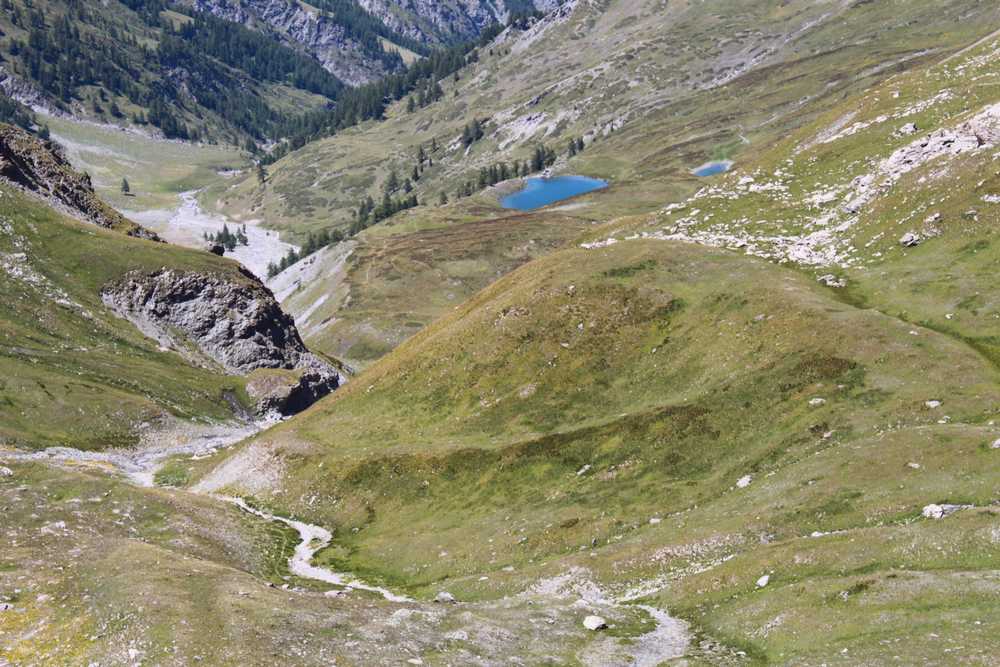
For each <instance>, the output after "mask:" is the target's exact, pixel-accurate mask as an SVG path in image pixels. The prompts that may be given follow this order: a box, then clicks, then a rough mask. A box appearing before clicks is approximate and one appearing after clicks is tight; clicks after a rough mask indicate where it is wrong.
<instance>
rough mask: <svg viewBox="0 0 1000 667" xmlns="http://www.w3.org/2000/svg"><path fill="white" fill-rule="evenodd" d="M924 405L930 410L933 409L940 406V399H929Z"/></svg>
mask: <svg viewBox="0 0 1000 667" xmlns="http://www.w3.org/2000/svg"><path fill="white" fill-rule="evenodd" d="M924 405H926V406H927V407H928V408H930V409H931V410H934V409H936V408H940V407H941V401H936V400H930V401H927V402H926V403H924Z"/></svg>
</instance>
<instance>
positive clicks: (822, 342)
mask: <svg viewBox="0 0 1000 667" xmlns="http://www.w3.org/2000/svg"><path fill="white" fill-rule="evenodd" d="M998 48H1000V42H997V41H996V40H992V41H990V40H987V41H986V42H984V43H982V44H980V45H979V46H977V47H976V48H974V49H972V50H970V51H967V52H964V53H963V54H961V55H960V56H959V57H957V58H955V59H952V60H950V61H948V62H947V63H945V64H942V65H935V66H930V67H927V68H921V69H918V70H916V71H914V72H912V73H906V74H901V75H899V76H895V77H893V78H891V79H889V80H888V81H886V83H885V84H884V85H883V86H881V87H876V88H873V89H872V90H871V91H869V92H868V93H867V94H865V95H863V96H858V97H855V98H851V99H848V100H845V101H844V102H843V103H840V104H837V105H836V106H834V107H833V108H831V109H829V110H828V111H827V113H825V114H823V115H821V116H820V117H818V118H817V119H816V120H815V121H814V122H812V123H810V124H808V125H807V126H806V127H804V128H803V129H802V130H800V131H798V132H796V133H793V134H790V135H789V136H788V137H786V138H785V139H784V140H782V141H780V142H778V143H777V144H776V145H775V146H774V147H773V148H772V149H770V150H768V151H765V152H763V153H761V154H760V155H758V156H754V157H752V158H751V157H746V158H745V159H744V163H743V164H742V165H741V166H740V167H738V169H737V170H736V171H735V172H733V173H732V174H730V175H726V176H722V177H718V178H716V179H713V180H711V181H708V182H707V183H706V185H707V187H706V188H705V189H703V190H702V191H701V192H700V193H699V194H698V195H696V196H694V197H693V198H692V199H690V200H689V201H687V202H685V203H684V207H683V208H677V207H673V208H672V209H671V210H664V211H663V212H662V213H657V214H654V215H651V216H647V217H634V218H630V219H627V220H621V221H618V222H615V223H612V224H610V225H607V226H605V227H602V228H596V229H594V230H592V231H591V232H590V233H588V234H586V235H585V236H584V237H583V239H582V240H585V241H587V242H588V244H587V246H586V247H580V246H579V245H577V246H576V247H573V248H568V249H564V250H561V251H558V252H555V253H553V254H550V255H547V256H545V257H543V258H541V259H538V260H535V261H532V262H530V263H528V264H526V265H524V266H522V267H521V268H519V269H517V270H515V271H513V272H512V273H510V274H509V275H507V276H506V277H504V278H502V279H501V280H499V281H498V282H496V283H495V284H493V285H492V286H490V287H489V288H487V289H485V290H484V291H482V292H480V293H478V294H477V295H476V296H474V297H473V298H472V299H470V300H469V301H467V302H466V303H464V304H463V305H461V306H460V307H459V308H457V309H453V310H452V311H451V312H450V313H449V314H447V315H446V316H444V317H443V318H442V319H441V320H439V321H437V322H436V323H434V324H432V325H431V326H429V327H427V328H426V329H424V330H423V331H422V332H420V333H418V334H417V335H416V336H414V337H413V338H411V339H410V340H409V341H408V342H406V343H404V344H403V345H401V346H400V347H399V348H397V349H396V350H395V351H394V352H392V353H390V354H388V355H387V356H385V357H384V358H383V359H381V360H380V361H378V362H376V363H375V364H373V365H372V366H371V367H370V368H369V369H368V370H367V371H365V372H364V373H363V374H361V375H360V376H359V377H358V378H356V380H355V381H354V382H352V384H351V385H350V386H348V387H347V388H345V389H344V390H342V391H340V392H338V394H337V395H335V396H334V397H332V398H331V399H329V400H327V401H325V402H322V403H321V404H319V405H317V406H315V407H314V408H313V409H311V410H310V411H308V412H307V413H305V414H303V415H302V416H300V417H299V418H298V419H297V420H295V421H294V422H291V423H288V424H284V425H282V426H280V427H278V428H275V429H273V430H271V431H268V432H266V433H265V434H262V435H261V436H259V437H258V438H257V439H256V440H255V441H253V442H252V443H250V444H249V445H248V446H247V447H246V448H245V449H244V450H242V451H240V452H238V453H236V454H235V455H233V456H231V457H228V459H227V460H225V461H223V462H221V463H220V466H219V468H218V469H217V470H216V471H215V472H214V473H212V474H210V475H209V476H208V477H207V481H208V483H210V484H211V483H213V482H214V483H216V484H221V485H225V487H226V488H227V489H228V490H230V491H233V490H235V491H239V490H242V491H244V492H246V493H250V494H253V495H254V496H255V497H257V498H259V499H261V500H262V501H264V502H267V503H269V504H271V505H272V506H274V507H277V508H280V509H282V510H285V511H292V512H295V513H296V514H299V515H301V516H305V517H308V518H309V519H311V520H313V521H315V522H320V523H323V524H325V525H331V526H335V527H336V528H337V543H338V547H337V549H335V550H331V551H330V552H328V553H327V554H326V557H327V558H328V559H329V560H330V561H332V562H334V563H336V564H338V565H340V566H342V567H347V568H351V569H353V570H357V571H361V572H366V573H368V574H369V575H370V576H371V577H373V578H382V579H384V580H385V581H387V582H390V583H393V584H395V585H397V586H400V587H406V588H409V589H410V590H411V591H413V592H414V594H416V595H432V594H433V593H434V592H435V591H436V590H438V589H440V588H442V587H445V586H447V588H448V589H449V590H451V591H452V592H455V594H456V595H458V596H459V597H460V598H462V599H491V598H495V597H497V596H501V595H504V594H508V593H511V592H514V591H518V590H522V589H523V588H524V587H525V586H528V585H530V583H531V582H533V581H535V580H536V579H537V578H538V577H540V576H543V575H552V574H557V573H561V572H565V571H567V570H571V568H574V567H575V568H583V570H584V571H586V572H588V576H593V577H595V578H596V579H597V580H598V581H600V582H601V583H603V584H605V585H607V586H609V587H610V588H612V589H613V590H617V591H619V592H622V593H625V592H631V593H632V594H633V595H635V596H637V597H639V598H643V597H644V596H645V597H647V598H648V599H651V600H655V601H656V602H657V603H658V604H660V605H662V606H663V607H665V608H668V609H671V610H672V611H674V612H675V613H679V614H681V615H682V616H684V617H685V618H687V619H689V620H690V621H692V623H693V625H694V628H695V629H696V631H697V632H699V633H701V637H702V638H704V639H706V640H708V641H719V642H722V643H723V644H725V645H728V646H730V647H735V648H737V649H738V650H741V651H743V652H744V653H745V654H746V658H747V660H750V661H756V662H760V663H779V664H820V663H823V662H826V663H828V664H830V663H833V662H837V661H839V662H842V663H844V664H858V663H869V664H884V663H890V662H900V663H901V664H913V663H921V664H954V662H955V661H956V660H957V661H958V662H960V663H963V664H982V665H989V664H994V659H995V655H996V654H997V651H998V649H1000V646H998V643H997V640H996V637H997V636H1000V635H998V632H1000V627H998V625H997V620H996V619H997V614H996V610H997V600H998V595H1000V584H998V582H997V579H996V571H997V569H998V565H1000V562H998V560H997V558H998V554H1000V551H998V550H997V539H998V536H997V535H998V534H997V517H998V508H997V499H998V494H1000V448H998V447H996V446H995V443H996V442H998V440H1000V429H998V427H997V425H996V420H997V419H998V415H997V413H998V410H1000V383H998V380H1000V376H998V373H1000V369H998V365H997V353H996V338H995V336H996V334H995V320H996V317H997V313H996V304H995V299H994V298H993V294H994V292H995V289H994V285H993V283H994V280H993V277H994V273H995V272H994V271H993V269H994V268H995V267H996V266H997V262H998V256H997V251H996V243H995V237H996V233H997V223H998V220H1000V218H998V217H997V208H996V207H997V206H998V204H997V203H996V201H997V200H1000V198H998V197H997V195H1000V190H998V189H997V186H998V184H997V181H996V171H997V170H996V153H997V150H998V148H1000V144H998V143H997V141H996V139H995V138H991V137H994V135H993V134H992V131H993V130H991V129H989V128H990V127H994V126H991V125H989V124H988V123H987V125H985V126H975V127H977V128H978V129H976V130H975V132H976V133H978V136H979V140H980V141H981V142H985V143H984V145H982V146H980V147H978V148H977V147H975V142H974V143H973V144H972V145H973V148H970V149H966V150H965V151H964V152H962V151H958V152H945V153H943V154H941V155H937V156H934V157H932V158H930V159H928V160H926V161H925V162H919V160H918V163H917V164H916V166H914V167H913V169H912V171H908V172H907V173H905V174H902V175H901V176H899V177H898V178H897V177H896V176H894V175H892V174H894V173H895V172H892V171H891V170H890V171H888V172H886V171H885V169H886V168H887V167H885V165H886V163H885V162H883V161H884V160H885V159H886V158H888V157H889V156H890V155H892V154H893V152H894V151H896V150H897V149H899V148H902V147H905V146H910V145H916V146H920V145H921V142H922V141H923V137H926V136H927V135H929V134H932V133H940V132H945V133H947V132H964V131H967V130H965V129H963V128H968V127H970V125H968V123H969V122H970V121H973V120H974V119H980V120H978V121H975V122H979V123H986V122H987V121H984V120H981V119H982V118H984V116H983V115H982V114H983V113H984V110H987V111H988V110H989V109H991V108H992V106H991V105H994V104H996V103H997V102H998V101H1000V98H998V96H997V93H996V90H995V86H994V79H995V77H996V62H997V59H996V53H997V49H998ZM943 91H948V95H945V96H942V97H939V96H940V95H941V94H942V92H943ZM845 118H846V120H844V119H845ZM986 118H987V119H988V118H989V115H988V114H987V116H986ZM838 121H840V122H838ZM910 122H912V123H915V124H916V126H917V132H911V131H910V130H908V129H907V130H902V131H901V128H903V126H905V125H906V124H908V123H910ZM935 136H939V135H935ZM990 142H993V143H990ZM889 164H890V166H891V165H892V164H895V163H889ZM907 169H909V167H907ZM870 173H876V174H882V175H883V176H885V174H886V173H888V174H890V177H889V178H890V180H888V181H883V180H882V177H881V176H880V178H879V179H878V180H877V181H876V185H877V187H875V188H874V190H873V191H872V193H871V197H870V198H868V199H867V200H866V202H865V203H864V205H863V206H861V207H860V209H858V210H857V211H856V212H854V213H852V212H851V211H852V210H854V209H851V208H848V207H846V205H847V204H848V203H849V202H852V201H854V200H855V198H856V194H857V193H856V192H854V191H853V190H854V189H855V188H857V187H858V183H859V181H857V180H855V179H856V178H857V177H858V176H864V175H865V174H870ZM748 179H753V180H748ZM827 191H834V192H835V195H834V196H832V197H828V196H826V195H824V196H817V194H818V193H824V192H827ZM666 203H667V202H664V204H666ZM938 215H939V216H940V217H937V216H938ZM827 216H830V217H827ZM931 217H933V218H934V221H933V222H927V220H928V218H931ZM928 225H930V227H928ZM931 227H932V228H931ZM908 231H916V232H919V233H920V235H921V238H922V241H921V242H920V244H919V245H917V246H915V247H904V245H902V244H901V243H900V238H901V236H902V235H903V234H904V233H906V232H908ZM820 232H822V233H824V235H821V236H819V237H816V236H812V234H815V233H820ZM806 251H808V252H806ZM825 251H831V252H832V253H833V254H832V255H823V253H824V252H825ZM810 253H812V254H810ZM754 254H756V255H760V256H759V257H755V256H753V255H754ZM813 254H819V255H821V256H822V257H832V258H833V259H828V260H825V261H817V260H815V259H812V257H813ZM817 278H821V280H817ZM841 281H843V283H841ZM828 284H829V285H840V284H844V285H845V286H843V287H837V286H828ZM265 453H269V454H273V455H274V456H275V458H274V459H271V460H272V461H275V462H278V463H275V465H274V466H273V469H274V470H276V471H278V472H279V473H280V477H279V478H278V479H277V480H275V479H273V478H259V477H258V476H255V475H252V474H250V475H248V474H245V473H247V471H248V470H250V468H248V467H247V465H248V462H249V461H253V460H260V457H262V456H264V455H265ZM241 473H244V474H243V475H242V476H241ZM234 480H235V481H234ZM932 503H940V504H954V505H958V506H961V507H962V509H959V510H958V511H957V512H956V513H954V514H952V515H950V516H947V517H945V518H943V519H939V520H935V519H932V518H928V517H925V516H923V514H922V511H923V508H925V507H926V506H927V505H930V504H932ZM764 575H768V577H769V579H768V580H767V581H766V583H765V585H763V586H761V585H759V584H758V583H757V582H758V580H760V579H761V577H763V576H764ZM482 577H487V578H486V579H483V578H482ZM897 656H898V658H897Z"/></svg>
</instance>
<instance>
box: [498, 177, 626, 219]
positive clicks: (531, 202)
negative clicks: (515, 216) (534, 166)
mask: <svg viewBox="0 0 1000 667" xmlns="http://www.w3.org/2000/svg"><path fill="white" fill-rule="evenodd" d="M606 187H608V182H607V181H602V180H600V179H598V178H587V177H586V176H557V177H555V178H529V179H528V182H527V184H526V185H525V186H524V188H523V189H522V190H520V191H518V192H515V193H514V194H512V195H508V196H506V197H504V198H503V199H501V200H500V205H501V206H503V207H504V208H516V209H517V210H519V211H534V210H535V209H536V208H541V207H543V206H548V205H549V204H554V203H555V202H557V201H562V200H563V199H569V198H570V197H576V196H577V195H582V194H584V193H586V192H593V191H594V190H601V189H603V188H606Z"/></svg>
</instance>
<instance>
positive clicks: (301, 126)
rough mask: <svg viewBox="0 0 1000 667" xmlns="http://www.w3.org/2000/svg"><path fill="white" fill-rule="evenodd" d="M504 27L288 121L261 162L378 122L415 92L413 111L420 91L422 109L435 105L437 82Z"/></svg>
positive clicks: (434, 53) (438, 90)
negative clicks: (279, 140) (278, 140)
mask: <svg viewBox="0 0 1000 667" xmlns="http://www.w3.org/2000/svg"><path fill="white" fill-rule="evenodd" d="M505 27H506V26H503V25H500V24H495V25H493V26H490V27H488V28H487V29H486V30H485V31H484V32H483V33H482V35H480V37H479V39H478V40H476V41H474V42H469V43H466V44H462V45H459V46H454V47H451V48H447V49H439V50H435V51H432V52H431V53H430V54H429V55H428V56H427V57H425V58H422V59H420V60H418V61H416V62H414V63H413V64H411V65H410V66H409V67H408V68H406V70H405V71H404V72H400V73H397V74H391V75H389V76H386V77H384V78H382V79H380V80H379V81H376V82H374V83H370V84H368V85H366V86H360V87H358V88H353V89H348V90H345V91H343V93H342V94H341V95H340V97H339V98H338V99H337V103H336V104H335V105H334V106H333V107H332V108H331V109H326V110H323V111H318V112H312V113H307V114H304V115H302V116H299V117H297V118H292V119H289V121H288V124H287V125H286V129H287V130H288V131H287V132H286V134H285V135H284V136H286V137H287V139H286V140H285V141H283V142H282V143H281V144H280V145H278V146H277V147H276V148H275V149H274V150H273V151H271V152H270V153H269V154H268V155H266V156H264V157H263V158H262V159H263V160H264V161H265V162H266V163H271V162H274V161H276V160H278V159H280V158H281V157H283V156H284V155H287V154H288V153H289V152H291V151H293V150H296V149H298V148H301V147H302V146H304V145H305V144H306V143H308V142H309V141H312V140H314V139H318V138H321V137H326V136H331V135H333V134H335V133H336V132H339V131H340V130H343V129H345V128H348V127H352V126H354V125H357V124H358V123H360V122H363V121H366V120H378V119H381V118H383V117H384V115H385V110H386V109H387V108H388V107H389V105H390V104H392V103H393V102H396V101H398V100H401V99H403V98H404V97H406V96H407V95H409V94H411V93H413V92H414V91H416V93H417V98H416V99H414V100H413V109H412V110H416V108H417V107H418V105H419V104H420V92H421V91H423V103H424V105H425V106H426V105H428V104H431V103H433V102H435V101H437V100H438V99H440V98H441V97H442V96H443V94H444V91H443V90H442V89H441V86H440V83H439V82H440V81H442V80H444V79H445V78H447V77H449V76H456V77H457V75H458V71H459V70H460V69H462V68H463V67H465V66H466V65H467V64H469V63H473V62H477V61H478V59H479V55H478V49H479V48H482V47H483V46H485V45H486V44H489V43H490V42H491V41H493V39H494V38H496V36H497V35H499V34H500V33H501V32H502V31H503V30H504V28H505ZM407 108H409V102H408V103H407Z"/></svg>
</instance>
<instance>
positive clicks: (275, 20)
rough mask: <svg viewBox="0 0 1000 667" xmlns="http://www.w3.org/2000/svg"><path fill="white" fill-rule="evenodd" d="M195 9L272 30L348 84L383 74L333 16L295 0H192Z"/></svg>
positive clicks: (265, 30)
mask: <svg viewBox="0 0 1000 667" xmlns="http://www.w3.org/2000/svg"><path fill="white" fill-rule="evenodd" d="M190 4H191V6H192V8H194V9H195V10H197V11H199V12H204V13H206V14H211V15H212V16H215V17H217V18H220V19H224V20H226V21H231V22H233V23H239V24H241V25H243V26H245V27H247V28H250V29H252V30H260V31H263V32H270V33H272V34H274V36H276V37H277V38H278V39H279V40H281V41H282V42H284V43H285V44H286V45H288V46H291V47H293V48H296V49H298V50H300V51H305V52H306V53H308V54H309V55H311V56H312V57H314V58H316V60H318V61H319V62H320V64H321V65H322V66H323V67H324V68H325V69H326V70H327V71H328V72H330V73H331V74H333V75H334V76H336V77H337V78H338V79H340V80H341V81H343V82H344V83H347V84H350V85H352V86H357V85H361V84H364V83H368V82H370V81H373V80H375V79H378V78H380V77H381V76H383V75H385V73H386V70H385V65H384V64H383V63H382V62H381V61H380V60H379V59H378V58H376V57H373V56H372V54H370V53H369V52H368V50H367V49H366V47H365V46H364V45H363V44H362V43H361V42H359V41H358V40H356V39H354V38H353V37H352V36H351V35H350V32H349V30H348V29H347V28H346V27H345V26H343V25H341V24H340V23H338V22H337V20H336V17H334V16H331V15H330V14H328V13H326V12H322V11H319V10H317V9H316V8H314V7H311V6H308V5H306V4H304V3H299V2H296V1H295V0H236V1H233V0H192V1H191V3H190Z"/></svg>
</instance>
